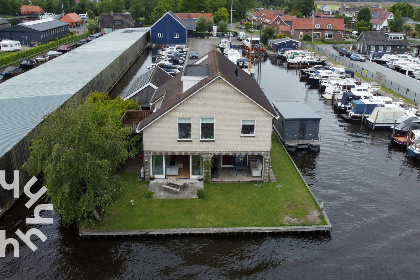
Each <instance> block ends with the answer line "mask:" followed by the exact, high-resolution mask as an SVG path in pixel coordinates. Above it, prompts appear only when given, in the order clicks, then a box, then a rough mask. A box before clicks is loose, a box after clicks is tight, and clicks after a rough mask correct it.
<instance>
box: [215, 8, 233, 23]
mask: <svg viewBox="0 0 420 280" xmlns="http://www.w3.org/2000/svg"><path fill="white" fill-rule="evenodd" d="M213 19H214V21H215V22H217V23H218V22H219V21H221V20H224V21H225V22H230V17H229V13H228V11H227V9H226V8H219V9H218V10H217V11H216V12H215V13H214V15H213Z"/></svg>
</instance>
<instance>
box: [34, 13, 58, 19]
mask: <svg viewBox="0 0 420 280" xmlns="http://www.w3.org/2000/svg"><path fill="white" fill-rule="evenodd" d="M47 18H52V19H60V18H61V15H57V14H54V13H44V14H40V15H39V19H47Z"/></svg>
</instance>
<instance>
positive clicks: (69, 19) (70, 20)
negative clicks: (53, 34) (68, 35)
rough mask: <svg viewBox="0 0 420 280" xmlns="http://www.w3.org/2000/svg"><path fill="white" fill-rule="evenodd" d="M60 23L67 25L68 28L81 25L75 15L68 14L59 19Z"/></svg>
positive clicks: (77, 16) (80, 21)
mask: <svg viewBox="0 0 420 280" xmlns="http://www.w3.org/2000/svg"><path fill="white" fill-rule="evenodd" d="M60 20H61V21H62V22H66V23H68V25H70V27H78V26H80V24H81V23H82V20H81V19H80V17H79V15H78V14H76V13H68V14H66V15H65V16H64V17H62V18H61V19H60Z"/></svg>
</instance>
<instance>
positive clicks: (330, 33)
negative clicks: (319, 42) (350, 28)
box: [325, 32, 334, 39]
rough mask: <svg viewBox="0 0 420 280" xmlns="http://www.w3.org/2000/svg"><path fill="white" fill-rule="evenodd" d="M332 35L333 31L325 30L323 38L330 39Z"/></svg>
mask: <svg viewBox="0 0 420 280" xmlns="http://www.w3.org/2000/svg"><path fill="white" fill-rule="evenodd" d="M333 36H334V32H325V39H332V38H333Z"/></svg>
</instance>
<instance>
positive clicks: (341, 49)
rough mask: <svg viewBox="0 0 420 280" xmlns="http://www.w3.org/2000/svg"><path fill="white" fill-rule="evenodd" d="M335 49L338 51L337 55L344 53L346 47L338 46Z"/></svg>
mask: <svg viewBox="0 0 420 280" xmlns="http://www.w3.org/2000/svg"><path fill="white" fill-rule="evenodd" d="M337 51H338V54H339V55H344V53H345V52H346V51H347V49H346V48H343V47H341V48H338V49H337Z"/></svg>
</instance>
